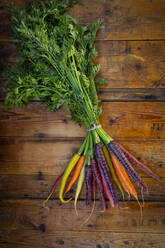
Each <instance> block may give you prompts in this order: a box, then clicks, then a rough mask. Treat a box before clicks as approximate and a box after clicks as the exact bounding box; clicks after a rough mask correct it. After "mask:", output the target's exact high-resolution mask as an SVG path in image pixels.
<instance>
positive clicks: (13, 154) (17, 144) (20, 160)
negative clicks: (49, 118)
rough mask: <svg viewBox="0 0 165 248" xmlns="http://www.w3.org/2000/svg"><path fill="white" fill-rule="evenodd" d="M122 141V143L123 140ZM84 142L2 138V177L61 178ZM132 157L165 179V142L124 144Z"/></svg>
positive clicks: (125, 141)
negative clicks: (40, 173) (16, 175)
mask: <svg viewBox="0 0 165 248" xmlns="http://www.w3.org/2000/svg"><path fill="white" fill-rule="evenodd" d="M119 141H120V140H119ZM81 142H82V141H80V140H78V139H75V140H73V139H68V140H66V139H65V140H64V141H61V139H59V140H57V139H54V138H53V139H51V138H48V139H47V138H27V137H26V138H21V137H20V138H19V137H17V138H16V137H13V138H11V137H10V138H1V144H0V163H1V166H0V173H1V174H25V175H27V174H37V173H38V172H39V171H41V172H43V173H45V174H48V175H59V174H60V173H62V171H63V169H64V167H65V166H66V165H67V163H68V161H69V159H70V158H71V156H72V154H73V153H74V152H76V151H77V149H78V148H79V147H80V144H81ZM120 143H121V144H122V145H124V147H126V148H127V149H128V150H129V151H130V152H131V153H132V154H134V155H135V156H136V157H138V158H139V159H140V160H141V161H142V162H143V163H145V164H146V165H148V166H149V167H150V168H152V169H153V171H155V173H157V174H158V175H160V176H162V177H164V176H165V153H164V146H163V145H164V140H154V141H153V140H146V141H143V142H142V140H129V141H128V140H121V141H120Z"/></svg>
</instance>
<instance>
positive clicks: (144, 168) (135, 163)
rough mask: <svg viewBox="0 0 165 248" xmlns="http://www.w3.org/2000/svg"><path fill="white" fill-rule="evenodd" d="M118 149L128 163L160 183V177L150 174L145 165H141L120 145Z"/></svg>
mask: <svg viewBox="0 0 165 248" xmlns="http://www.w3.org/2000/svg"><path fill="white" fill-rule="evenodd" d="M118 145H119V146H120V148H121V149H122V151H123V153H124V154H125V156H126V157H127V159H128V160H129V162H130V163H131V164H133V165H135V166H137V167H138V168H140V169H141V170H143V171H144V172H145V173H146V174H147V175H149V176H151V177H153V178H154V179H156V180H158V181H160V177H159V176H158V175H156V174H155V173H154V172H152V171H151V170H150V169H149V168H148V167H147V166H146V165H144V164H142V163H141V162H140V161H138V160H137V159H136V158H135V157H134V156H133V155H132V154H131V153H130V152H128V151H127V150H126V149H125V148H124V147H123V146H122V145H121V144H118Z"/></svg>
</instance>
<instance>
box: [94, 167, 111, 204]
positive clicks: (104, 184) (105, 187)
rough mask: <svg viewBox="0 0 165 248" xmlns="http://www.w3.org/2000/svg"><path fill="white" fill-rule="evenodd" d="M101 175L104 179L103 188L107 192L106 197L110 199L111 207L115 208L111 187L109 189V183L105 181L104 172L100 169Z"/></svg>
mask: <svg viewBox="0 0 165 248" xmlns="http://www.w3.org/2000/svg"><path fill="white" fill-rule="evenodd" d="M98 167H99V166H98ZM100 173H101V178H102V182H103V186H104V191H105V193H106V195H107V197H108V199H109V201H110V204H111V207H112V208H114V201H113V197H112V195H111V192H110V190H109V187H108V185H107V182H106V180H105V177H104V174H103V171H102V170H101V168H100Z"/></svg>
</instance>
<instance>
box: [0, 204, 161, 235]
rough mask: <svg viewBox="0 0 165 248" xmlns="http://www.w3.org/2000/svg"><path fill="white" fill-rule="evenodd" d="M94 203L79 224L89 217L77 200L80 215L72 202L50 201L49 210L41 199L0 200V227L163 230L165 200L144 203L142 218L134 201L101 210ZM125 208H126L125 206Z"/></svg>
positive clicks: (122, 230) (86, 209)
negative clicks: (117, 207) (77, 214)
mask: <svg viewBox="0 0 165 248" xmlns="http://www.w3.org/2000/svg"><path fill="white" fill-rule="evenodd" d="M99 204H100V203H97V202H96V206H95V210H94V212H93V215H92V216H91V218H90V220H89V221H88V222H87V223H85V224H84V225H81V224H82V223H83V221H84V220H86V218H87V217H88V216H89V214H90V212H91V207H88V208H87V207H84V202H79V203H78V210H79V216H78V217H77V216H76V214H75V210H74V206H73V202H70V203H69V204H63V205H61V204H60V203H59V201H54V200H52V201H49V203H48V207H49V208H50V211H48V210H47V209H45V208H43V204H42V200H3V201H1V204H0V212H1V215H0V223H1V225H0V230H1V231H2V230H8V231H9V232H10V231H12V230H17V231H20V232H21V230H23V229H26V230H34V229H36V230H37V229H39V226H40V227H41V225H42V227H43V229H44V230H45V232H47V231H48V232H49V231H51V230H54V231H67V230H70V231H80V230H81V231H88V230H89V231H97V232H99V231H106V232H108V231H110V232H128V233H132V232H136V233H142V232H143V233H144V232H145V233H150V232H152V233H165V223H164V218H165V203H158V202H151V203H146V204H145V207H144V208H143V219H142V221H141V220H140V209H139V205H138V204H137V202H123V203H121V208H123V209H116V208H114V209H111V208H109V209H107V211H106V212H104V213H101V212H100V206H99ZM124 208H125V209H124Z"/></svg>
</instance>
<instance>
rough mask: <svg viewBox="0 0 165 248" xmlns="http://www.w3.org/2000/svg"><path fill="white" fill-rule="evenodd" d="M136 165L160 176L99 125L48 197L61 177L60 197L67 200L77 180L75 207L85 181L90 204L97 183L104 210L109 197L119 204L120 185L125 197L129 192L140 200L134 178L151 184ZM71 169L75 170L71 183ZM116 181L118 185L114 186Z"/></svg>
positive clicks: (110, 200)
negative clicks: (145, 180)
mask: <svg viewBox="0 0 165 248" xmlns="http://www.w3.org/2000/svg"><path fill="white" fill-rule="evenodd" d="M133 165H134V166H136V167H138V168H140V169H141V170H142V171H144V172H145V173H146V174H147V175H149V176H151V177H153V178H154V179H156V180H158V181H159V180H160V178H159V177H158V176H157V175H156V174H155V173H153V172H152V171H151V170H150V169H149V168H148V167H147V166H145V165H144V164H142V163H141V162H140V161H138V160H137V159H136V158H135V157H134V156H133V155H132V154H130V153H129V152H128V151H127V150H126V149H125V148H124V147H123V146H122V145H121V144H119V143H117V142H116V141H114V140H113V139H112V138H111V137H110V136H109V135H107V134H106V133H105V131H104V130H103V129H102V128H101V127H97V126H96V127H95V130H92V131H89V132H88V134H87V137H86V139H85V141H84V142H83V144H82V145H81V147H80V149H79V151H78V152H77V153H76V154H74V156H73V157H72V159H71V160H70V162H69V164H68V166H67V168H66V169H65V171H64V172H63V173H62V174H61V175H60V176H59V177H58V178H57V180H56V182H55V184H54V185H53V187H52V189H51V192H50V194H49V196H48V198H47V200H48V199H49V198H50V197H51V195H52V194H53V193H54V191H55V188H56V185H57V183H58V182H60V181H61V186H60V191H59V198H60V200H61V202H63V203H68V202H69V201H70V200H71V198H70V199H67V200H64V194H66V193H67V192H68V191H69V190H70V189H71V188H72V186H73V185H74V184H75V183H76V181H77V187H76V193H75V200H74V205H75V209H76V205H77V199H78V196H79V194H80V192H81V189H82V186H83V183H85V184H86V205H89V204H90V202H91V199H92V196H94V197H95V195H96V189H97V187H98V190H99V193H100V198H101V202H102V209H103V210H105V209H106V201H105V197H107V198H108V199H109V202H110V206H111V207H114V206H118V199H117V195H116V192H115V188H118V190H119V191H120V192H121V194H122V197H123V199H124V193H125V192H126V193H128V194H130V195H132V196H133V197H134V198H135V199H136V200H138V195H137V191H136V189H135V187H134V185H133V182H132V181H134V182H136V183H137V184H138V186H139V187H141V188H142V189H143V190H144V191H147V186H146V185H145V183H144V182H143V181H142V179H141V178H140V177H139V175H138V174H137V172H136V170H135V169H134V168H133ZM71 172H73V174H72V176H71V178H70V180H69V182H68V183H67V179H68V177H69V176H70V174H71ZM115 184H116V186H117V187H115V186H114V185H115ZM47 200H46V202H47Z"/></svg>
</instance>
